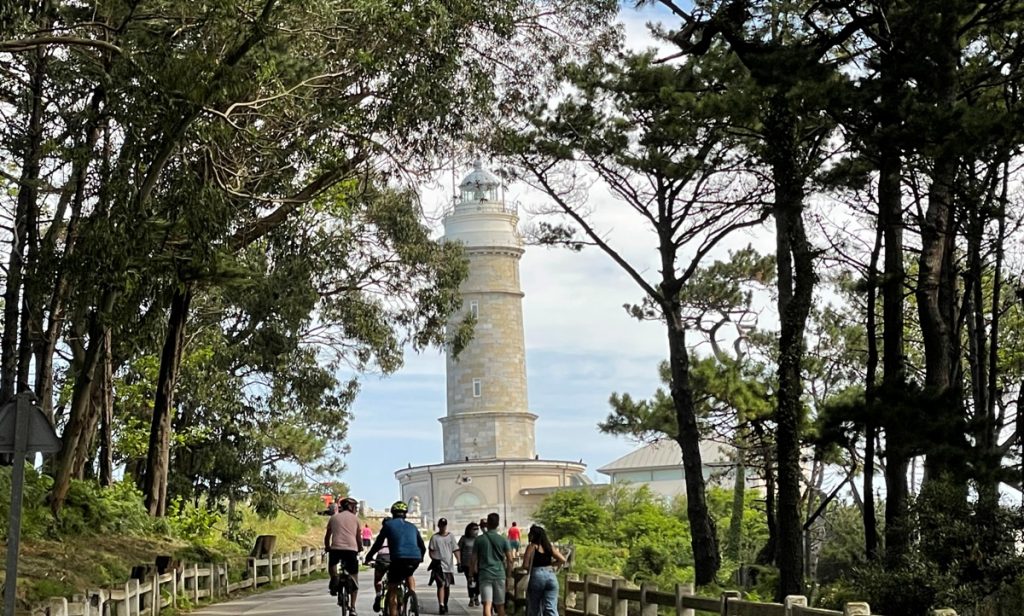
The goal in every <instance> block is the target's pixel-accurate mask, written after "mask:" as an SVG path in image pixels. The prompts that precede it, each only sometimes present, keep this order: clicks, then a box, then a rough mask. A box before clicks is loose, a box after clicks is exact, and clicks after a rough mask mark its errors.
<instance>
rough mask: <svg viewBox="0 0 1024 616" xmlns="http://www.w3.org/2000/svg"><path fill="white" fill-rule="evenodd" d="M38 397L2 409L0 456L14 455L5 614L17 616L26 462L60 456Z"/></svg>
mask: <svg viewBox="0 0 1024 616" xmlns="http://www.w3.org/2000/svg"><path fill="white" fill-rule="evenodd" d="M35 402H36V396H35V394H33V393H32V392H30V391H24V392H21V393H20V394H18V395H17V396H15V397H14V400H11V401H9V402H8V403H7V404H5V405H4V406H3V407H2V408H0V453H9V454H14V460H13V463H14V466H13V467H12V469H11V470H12V472H11V509H10V513H9V514H8V518H7V568H6V571H5V577H4V614H6V615H7V616H14V603H15V601H16V599H17V594H18V593H17V589H18V550H19V547H20V543H21V504H22V503H21V499H22V493H23V492H24V489H25V458H26V457H27V456H28V454H29V453H32V454H35V453H57V452H58V451H60V439H58V438H57V433H56V432H54V431H53V426H51V425H50V422H49V421H48V420H47V419H46V416H45V415H43V411H42V410H41V409H40V408H39V407H38V406H35Z"/></svg>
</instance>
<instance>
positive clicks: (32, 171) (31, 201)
mask: <svg viewBox="0 0 1024 616" xmlns="http://www.w3.org/2000/svg"><path fill="white" fill-rule="evenodd" d="M32 62H33V66H32V77H31V88H32V91H31V96H32V100H31V103H30V108H29V110H28V116H29V117H28V127H27V131H26V135H25V137H26V139H25V151H24V154H23V156H22V168H21V177H20V181H19V184H18V200H17V206H16V209H15V219H14V238H13V240H12V245H11V253H10V255H9V257H8V264H7V286H6V288H5V289H4V313H3V314H4V329H3V336H2V337H0V403H3V402H5V401H7V400H9V399H10V398H11V397H12V396H14V394H15V393H17V389H18V386H19V385H20V383H18V363H19V362H18V356H19V353H18V334H19V332H18V329H19V325H21V323H22V319H21V315H20V311H19V306H20V305H21V292H22V283H23V275H24V268H25V251H26V248H27V245H28V225H29V222H30V221H32V220H34V219H35V216H34V215H33V214H32V213H33V211H34V210H35V209H36V208H38V198H39V195H38V193H39V189H38V184H39V172H40V158H41V154H42V147H43V143H42V141H43V128H42V126H43V111H44V109H43V89H44V86H45V83H44V82H45V77H46V63H45V55H44V52H43V49H42V48H41V47H40V48H39V49H37V50H36V51H35V52H34V54H33V61H32ZM26 371H27V367H26ZM25 386H26V387H27V384H25Z"/></svg>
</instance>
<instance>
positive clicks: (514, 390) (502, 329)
mask: <svg viewBox="0 0 1024 616" xmlns="http://www.w3.org/2000/svg"><path fill="white" fill-rule="evenodd" d="M459 188H460V192H461V195H460V199H459V201H458V203H456V205H455V208H454V210H453V211H452V212H451V213H449V214H448V215H447V216H446V217H445V219H444V238H445V241H449V242H461V243H462V245H463V247H464V249H465V251H466V256H467V257H468V259H469V278H468V279H467V280H466V281H465V282H464V283H463V284H462V288H461V292H462V302H463V310H464V311H466V312H469V313H470V314H471V315H472V316H473V317H474V318H475V319H476V327H475V329H474V336H473V341H472V343H470V344H469V346H468V347H467V348H466V349H465V350H464V351H463V352H462V353H461V354H460V355H459V357H458V358H454V357H452V355H451V353H449V354H448V358H447V359H448V361H447V372H448V415H447V416H446V417H444V418H442V419H441V425H442V426H444V461H445V462H458V461H460V460H461V461H465V460H467V459H468V460H494V459H503V460H516V459H518V460H525V459H532V458H533V457H534V456H535V455H536V451H535V447H534V427H533V424H534V421H535V420H536V419H537V416H536V415H533V414H532V413H530V412H529V411H528V410H527V408H528V405H527V402H526V342H525V341H524V339H523V292H522V291H521V290H520V286H519V258H520V257H521V256H522V255H523V242H522V239H521V238H520V236H519V233H518V231H517V230H516V222H517V221H518V216H516V211H515V208H514V207H510V206H508V205H506V204H505V203H504V201H503V200H502V199H501V197H500V194H499V189H500V188H501V183H500V181H499V180H498V178H496V177H495V176H494V175H493V174H492V173H490V172H489V171H487V170H485V169H483V167H482V165H481V164H480V163H479V162H478V163H476V165H474V169H473V171H472V173H470V174H469V175H468V176H466V179H464V180H463V181H462V184H461V185H460V186H459ZM461 316H464V315H459V317H457V318H461Z"/></svg>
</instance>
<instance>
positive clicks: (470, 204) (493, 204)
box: [441, 199, 519, 218]
mask: <svg viewBox="0 0 1024 616" xmlns="http://www.w3.org/2000/svg"><path fill="white" fill-rule="evenodd" d="M457 209H458V210H463V211H471V212H472V211H483V212H502V213H505V214H511V215H513V216H518V215H519V203H518V202H516V201H513V202H504V203H503V202H500V201H478V202H474V201H465V200H462V199H453V200H452V201H451V202H450V203H449V204H448V205H447V206H445V208H444V211H443V212H442V213H441V217H442V218H448V217H449V216H452V215H453V214H455V211H456V210H457Z"/></svg>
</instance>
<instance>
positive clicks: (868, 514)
mask: <svg viewBox="0 0 1024 616" xmlns="http://www.w3.org/2000/svg"><path fill="white" fill-rule="evenodd" d="M882 232H883V230H882V217H881V213H879V217H878V224H877V229H876V231H875V246H874V248H873V249H872V250H871V262H870V263H869V264H868V276H867V283H868V301H867V325H866V327H867V339H868V358H867V370H866V374H865V381H864V399H865V402H866V403H867V408H868V414H867V417H868V419H867V421H866V422H865V424H864V500H863V502H862V503H861V519H862V520H863V522H864V556H865V558H867V559H868V560H875V558H876V556H877V555H878V526H877V524H876V523H875V439H876V438H877V435H878V425H877V422H876V421H875V413H876V412H877V411H876V409H877V406H876V405H877V398H878V390H877V387H876V384H875V373H876V372H878V324H877V322H876V321H877V320H876V316H875V315H876V313H877V309H876V304H877V302H878V255H879V253H880V252H881V248H882ZM852 483H853V481H852V480H851V485H852Z"/></svg>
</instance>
